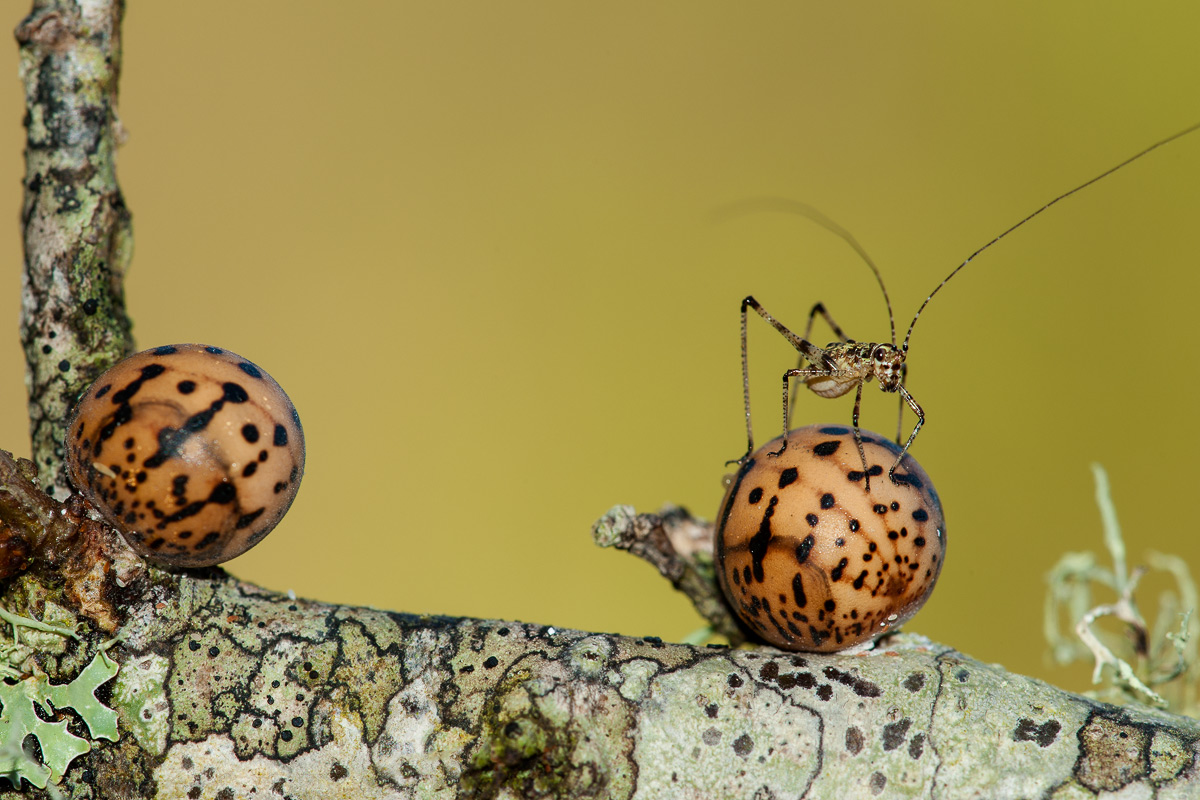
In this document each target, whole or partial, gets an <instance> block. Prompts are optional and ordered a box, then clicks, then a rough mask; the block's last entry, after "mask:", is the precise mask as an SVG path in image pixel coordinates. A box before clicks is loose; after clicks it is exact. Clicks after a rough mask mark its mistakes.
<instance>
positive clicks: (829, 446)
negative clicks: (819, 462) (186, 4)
mask: <svg viewBox="0 0 1200 800" xmlns="http://www.w3.org/2000/svg"><path fill="white" fill-rule="evenodd" d="M841 446H842V443H841V442H839V441H837V440H836V439H834V440H831V441H828V442H821V443H820V444H817V445H814V446H813V455H818V456H822V457H825V456H831V455H833V454H834V453H836V452H837V451H838V448H839V447H841Z"/></svg>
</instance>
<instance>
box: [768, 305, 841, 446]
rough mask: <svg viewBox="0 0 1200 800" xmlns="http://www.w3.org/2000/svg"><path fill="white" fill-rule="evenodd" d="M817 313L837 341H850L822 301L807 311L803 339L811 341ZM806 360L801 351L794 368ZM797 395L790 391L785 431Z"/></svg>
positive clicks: (794, 411) (799, 367)
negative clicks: (806, 322)
mask: <svg viewBox="0 0 1200 800" xmlns="http://www.w3.org/2000/svg"><path fill="white" fill-rule="evenodd" d="M818 314H820V315H821V317H822V318H823V319H824V320H825V323H826V324H827V325H829V329H830V330H832V331H833V335H834V336H836V337H837V338H838V341H840V342H848V341H850V337H849V336H847V335H846V334H845V333H844V332H843V331H842V329H841V326H839V325H838V324H837V323H836V322H834V321H833V317H832V316H830V314H829V312H828V311H827V310H826V309H825V304H824V303H817V304H816V305H814V306H813V307H812V310H811V311H809V312H808V324H807V325H806V326H804V339H805V341H808V342H811V341H812V328H813V320H815V319H816V318H817V315H818ZM808 360H809V359H808V357H807V356H805V355H804V353H803V352H801V353H800V357H799V358H798V359H797V360H796V369H803V368H804V362H805V361H808ZM799 395H800V393H799V392H792V399H791V402H790V403H789V404H788V410H787V418H786V419H785V420H784V423H783V429H784V430H785V431H786V430H790V429H791V427H792V424H791V420H792V417H794V416H795V415H796V398H797V397H798V396H799Z"/></svg>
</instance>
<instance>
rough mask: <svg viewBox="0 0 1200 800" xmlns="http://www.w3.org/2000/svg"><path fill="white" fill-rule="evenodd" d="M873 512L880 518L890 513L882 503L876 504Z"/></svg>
mask: <svg viewBox="0 0 1200 800" xmlns="http://www.w3.org/2000/svg"><path fill="white" fill-rule="evenodd" d="M871 510H872V511H874V512H875V513H876V514H879V515H880V516H882V515H884V514H886V513H887V512H888V509H887V506H885V505H883V504H882V503H876V504H875V505H874V506H872V508H871Z"/></svg>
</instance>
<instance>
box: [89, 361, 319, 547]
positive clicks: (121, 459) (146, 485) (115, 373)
mask: <svg viewBox="0 0 1200 800" xmlns="http://www.w3.org/2000/svg"><path fill="white" fill-rule="evenodd" d="M66 444H67V446H66V451H67V470H68V474H69V476H70V479H71V482H72V483H73V484H74V486H75V488H76V489H77V490H78V491H79V492H80V493H81V494H82V495H83V496H84V497H86V498H87V499H88V501H90V502H91V504H92V505H93V506H94V507H95V508H96V509H97V510H98V511H100V513H101V514H102V515H103V516H104V518H105V519H106V520H107V521H108V522H109V523H110V524H111V525H112V526H113V527H114V528H116V529H117V530H118V531H120V532H121V534H122V536H124V537H125V540H126V541H127V542H128V543H129V545H130V546H131V547H133V549H134V550H136V551H137V552H138V553H140V554H141V555H142V556H143V557H145V558H146V559H148V560H150V561H155V562H158V563H161V564H167V565H170V566H177V567H202V566H211V565H213V564H219V563H221V562H222V561H228V560H229V559H231V558H233V557H235V556H238V555H241V554H242V553H244V552H245V551H246V550H249V549H250V548H251V547H253V546H254V545H255V544H257V543H258V542H259V541H261V540H262V539H263V537H265V536H266V535H267V534H268V533H270V532H271V530H272V529H273V528H274V527H275V526H276V524H278V522H279V521H280V520H281V519H282V518H283V515H284V514H285V513H287V510H288V508H289V507H291V504H292V500H293V499H294V498H295V497H296V492H297V491H298V490H299V488H300V479H301V477H302V475H303V473H304V431H303V429H302V428H301V427H300V417H299V415H298V414H297V413H296V409H295V407H294V406H293V405H292V402H291V400H290V399H288V396H287V394H286V393H285V392H284V391H283V389H282V388H281V387H280V386H279V384H278V383H276V382H275V380H274V379H273V378H272V377H271V376H270V375H268V374H267V373H266V371H264V370H263V369H262V368H261V367H258V366H257V365H255V364H253V363H251V362H250V361H248V360H246V359H244V358H242V357H241V356H239V355H237V354H235V353H232V352H230V351H229V350H225V349H222V348H219V347H212V346H211V345H201V344H175V345H166V346H164V347H156V348H154V349H152V350H145V351H143V352H141V353H136V354H134V355H132V356H130V357H129V358H126V359H125V360H123V361H121V362H119V363H117V364H116V365H115V366H113V367H112V368H111V369H109V370H108V371H107V372H105V373H104V374H103V375H101V376H100V377H99V378H97V379H96V381H95V383H93V384H92V385H91V387H89V388H88V390H87V391H86V392H84V394H83V396H82V397H81V398H80V399H79V402H78V403H77V404H76V405H75V408H74V410H73V411H72V412H71V417H70V420H69V423H68V427H67V443H66Z"/></svg>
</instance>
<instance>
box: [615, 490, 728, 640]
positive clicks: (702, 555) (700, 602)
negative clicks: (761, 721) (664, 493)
mask: <svg viewBox="0 0 1200 800" xmlns="http://www.w3.org/2000/svg"><path fill="white" fill-rule="evenodd" d="M592 538H593V540H594V541H595V542H596V544H597V545H599V546H600V547H615V548H616V549H618V550H625V551H627V552H629V553H632V554H633V555H635V556H637V557H638V558H641V559H642V560H644V561H648V562H650V563H651V564H653V565H654V567H655V569H657V570H658V571H659V573H661V574H662V576H663V577H664V578H666V579H667V580H669V581H670V582H671V585H672V586H674V587H675V588H676V589H678V590H679V591H681V592H683V593H684V595H686V596H687V598H688V599H689V600H691V601H692V604H693V605H694V606H695V607H696V610H697V611H698V612H699V613H700V616H702V617H704V619H706V620H708V623H709V625H711V626H712V632H713V633H715V634H718V635H720V636H723V637H725V638H727V639H728V640H729V644H730V645H731V646H734V647H736V646H738V645H740V644H742V643H743V642H745V641H747V639H748V635H747V634H746V632H745V631H744V630H743V629H742V628H741V626H740V625H739V623H738V622H737V619H736V618H735V617H734V616H733V614H732V612H731V611H730V609H729V606H728V604H727V603H726V601H725V597H724V596H723V595H722V594H721V589H720V587H719V586H718V585H717V579H716V574H715V572H714V570H713V529H712V525H711V523H706V522H702V521H700V520H697V519H694V518H693V517H692V516H691V515H690V514H689V513H688V512H687V511H686V510H685V509H683V508H679V507H678V506H668V507H666V508H664V509H663V510H662V511H661V512H659V513H658V514H637V513H635V512H634V510H633V507H632V506H613V508H612V509H610V510H609V512H608V513H607V514H605V515H604V516H603V517H601V518H600V519H599V520H598V521H597V522H596V524H595V525H594V526H592Z"/></svg>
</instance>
